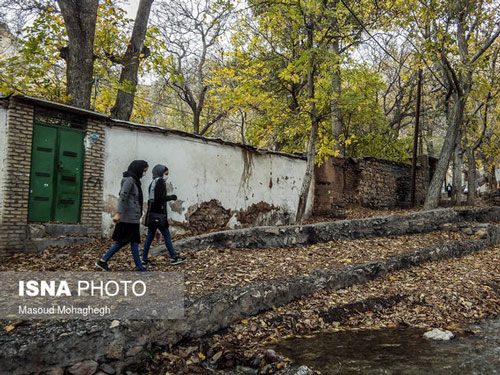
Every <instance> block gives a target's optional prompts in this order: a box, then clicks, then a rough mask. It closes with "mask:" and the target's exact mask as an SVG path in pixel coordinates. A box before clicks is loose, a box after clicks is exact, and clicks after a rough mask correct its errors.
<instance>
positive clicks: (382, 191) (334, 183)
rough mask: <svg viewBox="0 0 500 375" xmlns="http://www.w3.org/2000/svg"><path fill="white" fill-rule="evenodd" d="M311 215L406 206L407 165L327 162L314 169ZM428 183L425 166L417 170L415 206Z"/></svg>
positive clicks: (370, 161)
mask: <svg viewBox="0 0 500 375" xmlns="http://www.w3.org/2000/svg"><path fill="white" fill-rule="evenodd" d="M424 161H425V160H424ZM315 179H316V186H315V199H314V208H313V213H314V214H317V215H323V214H329V213H331V212H332V211H334V210H335V209H336V208H338V207H343V206H348V205H360V206H363V207H401V206H408V205H409V203H410V190H411V165H409V164H404V163H397V162H392V161H389V160H382V159H376V158H362V159H352V158H330V159H328V160H327V161H326V162H325V163H324V164H322V165H321V166H320V167H316V169H315ZM428 180H429V171H428V163H424V164H422V167H419V168H418V170H417V193H416V196H417V203H423V200H424V199H425V194H426V187H427V184H428Z"/></svg>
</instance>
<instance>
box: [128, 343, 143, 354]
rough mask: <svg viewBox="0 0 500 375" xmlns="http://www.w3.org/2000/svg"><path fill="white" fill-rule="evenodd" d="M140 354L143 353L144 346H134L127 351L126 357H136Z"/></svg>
mask: <svg viewBox="0 0 500 375" xmlns="http://www.w3.org/2000/svg"><path fill="white" fill-rule="evenodd" d="M140 352H142V346H140V345H138V346H133V347H131V348H130V349H129V350H127V354H126V356H127V357H135V356H136V355H137V354H139V353H140Z"/></svg>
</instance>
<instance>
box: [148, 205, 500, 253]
mask: <svg viewBox="0 0 500 375" xmlns="http://www.w3.org/2000/svg"><path fill="white" fill-rule="evenodd" d="M460 221H479V222H485V221H500V206H494V207H488V208H479V209H468V210H454V209H450V208H447V209H437V210H430V211H420V212H414V213H411V214H406V215H392V216H384V217H374V218H367V219H356V220H342V221H334V222H328V223H319V224H310V225H293V226H282V227H253V228H246V229H235V230H229V231H223V232H214V233H209V234H203V235H199V236H194V237H189V238H185V239H182V240H180V241H176V242H175V243H174V246H175V248H176V249H177V250H180V251H190V250H205V249H207V248H268V247H291V246H298V245H308V244H314V243H319V242H328V241H333V240H349V239H357V238H367V237H380V236H395V235H403V234H414V233H426V232H432V231H435V230H439V229H440V227H441V225H443V224H447V223H455V222H460ZM164 253H166V249H165V246H163V245H160V246H157V247H155V248H153V249H152V250H151V254H152V255H160V254H164Z"/></svg>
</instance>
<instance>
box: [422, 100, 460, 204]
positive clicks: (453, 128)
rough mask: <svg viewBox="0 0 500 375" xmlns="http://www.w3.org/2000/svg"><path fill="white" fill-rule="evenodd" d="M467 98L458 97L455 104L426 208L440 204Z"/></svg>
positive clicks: (428, 192) (426, 199)
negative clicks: (442, 188)
mask: <svg viewBox="0 0 500 375" xmlns="http://www.w3.org/2000/svg"><path fill="white" fill-rule="evenodd" d="M457 96H458V95H457ZM465 100H466V96H462V97H457V98H456V100H455V103H454V105H453V120H452V123H451V124H450V125H449V126H448V129H447V130H446V135H445V138H444V143H443V147H442V149H441V153H440V155H439V160H438V164H437V166H436V171H435V172H434V176H432V180H431V183H430V185H429V189H428V191H427V196H426V197H425V203H424V209H432V208H436V207H438V205H439V198H440V196H441V187H442V185H443V181H444V179H445V176H446V171H447V170H448V165H449V163H450V158H451V154H452V152H453V150H454V148H455V144H456V142H457V138H458V133H459V129H460V125H461V124H462V120H463V116H464V108H465Z"/></svg>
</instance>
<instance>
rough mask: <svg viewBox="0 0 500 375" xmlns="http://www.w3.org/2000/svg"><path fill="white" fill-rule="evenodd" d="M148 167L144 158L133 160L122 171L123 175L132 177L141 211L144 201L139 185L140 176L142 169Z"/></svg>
mask: <svg viewBox="0 0 500 375" xmlns="http://www.w3.org/2000/svg"><path fill="white" fill-rule="evenodd" d="M147 167H149V164H148V162H147V161H145V160H134V161H133V162H132V163H130V165H129V166H128V168H127V170H126V171H125V172H123V177H132V178H133V179H134V182H135V184H136V185H137V189H138V190H139V197H138V200H139V206H140V207H141V211H142V204H143V201H144V197H143V196H142V187H141V178H142V175H143V173H144V170H145V169H146V168H147Z"/></svg>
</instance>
